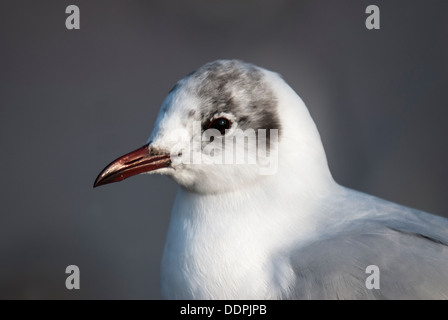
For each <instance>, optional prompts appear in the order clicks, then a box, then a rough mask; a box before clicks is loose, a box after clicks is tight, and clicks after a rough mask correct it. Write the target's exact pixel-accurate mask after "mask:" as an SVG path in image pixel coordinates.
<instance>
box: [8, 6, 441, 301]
mask: <svg viewBox="0 0 448 320" xmlns="http://www.w3.org/2000/svg"><path fill="white" fill-rule="evenodd" d="M70 4H76V5H78V6H79V8H80V11H81V29H80V30H73V31H69V30H67V29H66V28H65V19H66V17H67V16H68V15H67V14H65V8H66V7H67V6H68V5H70ZM369 4H376V5H378V6H379V8H380V10H381V29H380V30H373V31H369V30H367V29H366V27H365V19H366V17H367V15H366V14H365V9H366V7H367V5H369ZM218 58H238V59H242V60H244V61H248V62H252V63H255V64H258V65H260V66H262V67H265V68H267V69H271V70H274V71H277V72H279V73H281V74H282V75H283V77H284V78H285V80H286V81H287V82H288V83H289V84H290V85H291V86H292V87H293V88H294V89H295V90H296V91H297V92H298V93H299V95H300V96H301V97H302V98H303V100H304V101H305V103H306V104H307V105H308V107H309V109H310V112H311V114H312V116H313V117H314V119H315V121H316V123H317V125H318V127H319V129H320V132H321V135H322V140H323V143H324V146H325V148H326V151H327V156H328V160H329V165H330V169H331V171H332V173H333V175H334V177H335V179H336V181H338V182H339V183H341V184H343V185H345V186H348V187H351V188H354V189H358V190H361V191H364V192H367V193H371V194H374V195H376V196H379V197H382V198H385V199H388V200H391V201H394V202H397V203H400V204H404V205H407V206H411V207H416V208H418V209H422V210H425V211H429V212H432V213H435V214H438V215H442V216H448V169H447V166H446V164H447V163H448V150H447V137H448V108H447V106H448V103H447V102H448V101H447V100H448V95H447V92H448V90H447V89H448V87H447V84H448V81H447V80H448V79H447V76H448V2H447V1H428V0H426V1H423V0H419V1H409V0H406V1H404V0H402V1H399V0H394V1H380V0H376V1H360V0H356V1H355V0H351V1H339V0H338V1H336V0H332V1H329V0H327V1H316V0H312V1H292V0H275V1H267V0H252V1H236V0H227V1H206V0H202V1H199V0H197V1H173V0H169V1H167V0H164V1H143V0H140V1H135V0H134V1H111V0H107V1H98V0H95V1H91V0H90V1H76V0H74V1H43V0H40V1H31V0H30V1H23V0H16V1H1V2H0V150H1V157H0V166H1V170H2V172H1V180H0V181H1V182H0V188H1V189H0V201H1V214H0V298H8V299H16V298H19V299H50V298H51V299H80V298H85V299H109V298H111V299H119V298H124V299H128V298H135V299H158V298H160V293H159V271H160V260H161V255H162V250H163V245H164V241H165V234H166V231H167V226H168V222H169V215H170V210H171V204H172V202H173V199H174V196H175V193H176V189H177V187H176V184H175V183H174V182H172V181H171V180H169V179H168V178H166V177H160V176H144V175H142V176H138V177H134V178H132V179H129V180H126V181H124V182H122V183H119V184H112V185H107V186H105V187H101V188H98V189H93V188H92V184H93V181H94V179H95V178H96V176H97V174H98V173H99V172H100V171H101V169H103V168H104V166H105V165H107V164H108V163H109V162H110V161H112V160H113V159H115V158H116V157H118V156H120V155H122V154H124V153H126V152H128V151H131V150H133V149H134V148H136V147H140V146H141V145H143V144H144V143H145V142H146V139H147V138H148V136H149V134H150V132H151V130H152V126H153V124H154V121H155V118H156V115H157V112H158V109H159V106H160V105H161V103H162V101H163V99H164V97H165V96H166V94H167V92H168V90H169V89H170V88H171V87H172V86H173V84H174V83H175V82H176V81H177V80H178V79H180V78H181V77H183V76H184V75H186V74H187V73H189V72H190V71H192V70H194V69H196V68H197V67H199V66H201V65H202V64H204V63H206V62H209V61H212V60H215V59H218ZM71 264H75V265H77V266H79V267H80V270H81V290H72V291H69V290H67V289H66V288H65V279H66V277H67V275H66V274H65V268H66V267H67V266H68V265H71Z"/></svg>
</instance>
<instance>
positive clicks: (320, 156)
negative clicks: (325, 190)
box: [94, 60, 329, 194]
mask: <svg viewBox="0 0 448 320" xmlns="http://www.w3.org/2000/svg"><path fill="white" fill-rule="evenodd" d="M292 171H296V172H295V174H296V175H295V176H296V177H297V174H299V176H298V178H299V179H300V178H303V179H302V180H301V181H302V182H303V183H311V184H312V183H316V181H313V179H310V178H309V176H310V175H312V174H313V173H315V175H314V176H315V179H317V180H319V179H318V176H325V177H328V176H329V172H328V167H327V164H326V158H325V153H324V151H323V147H322V143H321V141H320V136H319V134H318V132H317V129H316V127H315V125H314V122H313V120H312V119H311V117H310V115H309V112H308V110H307V108H306V107H305V105H304V103H303V101H302V100H301V99H300V98H299V97H298V95H297V94H296V93H295V92H294V91H293V90H292V89H291V88H290V87H289V86H288V85H287V84H286V82H284V81H283V79H282V78H281V77H280V76H279V75H278V74H277V73H274V72H271V71H268V70H266V69H263V68H260V67H257V66H255V65H253V64H249V63H245V62H241V61H239V60H217V61H214V62H211V63H208V64H206V65H204V66H202V67H200V68H199V69H197V70H195V71H194V72H192V73H190V74H189V75H187V76H186V77H184V78H183V79H181V80H180V81H179V82H177V83H176V84H175V85H174V87H173V88H172V89H171V90H170V92H169V94H168V96H167V97H166V99H165V101H164V102H163V104H162V106H161V108H160V112H159V115H158V117H157V120H156V123H155V126H154V129H153V131H152V133H151V135H150V137H149V139H148V142H147V144H146V145H144V146H143V147H141V148H139V149H137V150H135V151H132V152H130V153H128V154H126V155H124V156H122V157H120V158H118V159H116V160H115V161H113V162H112V163H111V164H109V165H108V166H107V167H106V168H105V169H104V170H103V171H102V172H101V173H100V174H99V176H98V177H97V179H96V181H95V184H94V187H96V186H99V185H103V184H107V183H112V182H118V181H121V180H123V179H126V178H128V177H130V176H133V175H136V174H140V173H159V174H164V175H168V176H169V177H171V178H173V179H174V180H175V181H176V182H177V183H178V184H179V185H180V186H181V187H183V188H185V189H186V190H188V191H191V192H195V193H202V194H210V193H212V194H213V193H221V192H229V191H235V190H238V189H241V188H246V187H250V186H253V185H256V184H259V183H261V182H263V181H269V179H270V178H272V177H273V176H276V175H283V176H284V177H285V179H288V178H287V177H288V176H289V175H290V174H292ZM316 174H317V176H316ZM301 176H302V177H301ZM306 176H308V178H307V177H306Z"/></svg>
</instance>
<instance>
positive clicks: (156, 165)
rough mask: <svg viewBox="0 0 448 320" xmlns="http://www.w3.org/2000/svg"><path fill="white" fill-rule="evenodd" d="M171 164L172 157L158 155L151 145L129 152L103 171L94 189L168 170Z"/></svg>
mask: <svg viewBox="0 0 448 320" xmlns="http://www.w3.org/2000/svg"><path fill="white" fill-rule="evenodd" d="M170 164H171V160H170V156H169V155H166V154H157V153H156V152H154V151H153V150H152V149H151V147H150V146H149V144H145V145H144V146H143V147H141V148H139V149H137V150H134V151H132V152H129V153H128V154H125V155H124V156H122V157H120V158H118V159H116V160H114V161H113V162H112V163H110V164H109V165H108V166H107V167H106V168H104V169H103V171H101V173H100V174H99V175H98V177H97V178H96V180H95V183H94V184H93V187H94V188H96V187H98V186H102V185H103V184H108V183H113V182H118V181H121V180H124V179H126V178H129V177H132V176H135V175H137V174H140V173H143V172H149V171H153V170H156V169H160V168H166V167H168V166H169V165H170Z"/></svg>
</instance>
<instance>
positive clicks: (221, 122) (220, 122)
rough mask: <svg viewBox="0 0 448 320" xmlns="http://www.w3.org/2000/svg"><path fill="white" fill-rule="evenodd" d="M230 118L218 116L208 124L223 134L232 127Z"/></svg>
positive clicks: (210, 127)
mask: <svg viewBox="0 0 448 320" xmlns="http://www.w3.org/2000/svg"><path fill="white" fill-rule="evenodd" d="M230 125H231V123H230V120H229V119H226V118H217V119H214V120H213V121H212V122H211V123H210V125H209V126H208V128H209V129H216V130H218V131H219V132H221V134H222V135H223V134H224V133H225V132H226V129H230Z"/></svg>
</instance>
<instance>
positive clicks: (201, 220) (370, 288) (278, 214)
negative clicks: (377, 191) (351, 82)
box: [94, 60, 448, 299]
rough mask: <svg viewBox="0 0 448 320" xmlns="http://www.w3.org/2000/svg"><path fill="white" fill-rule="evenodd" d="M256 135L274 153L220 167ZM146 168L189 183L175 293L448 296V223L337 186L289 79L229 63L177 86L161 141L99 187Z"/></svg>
mask: <svg viewBox="0 0 448 320" xmlns="http://www.w3.org/2000/svg"><path fill="white" fill-rule="evenodd" d="M207 130H211V131H213V133H214V134H213V135H212V138H210V139H207V137H206V138H205V139H204V133H205V132H206V131H207ZM195 132H196V133H195ZM247 132H252V133H254V134H255V139H258V140H256V141H257V142H260V141H261V142H263V139H259V138H263V137H264V138H265V139H264V141H265V142H266V143H265V144H266V145H267V147H265V149H266V150H265V151H266V152H265V154H264V155H263V154H262V155H260V154H258V153H257V152H258V150H255V149H253V148H252V149H251V148H249V147H248V146H247V145H248V144H249V139H247V145H244V146H243V148H240V149H239V150H240V151H238V152H235V154H234V156H235V155H239V154H240V153H241V152H242V151H244V152H246V156H245V158H244V159H245V160H247V161H240V162H239V163H237V162H236V161H235V157H233V158H232V159H230V157H229V159H230V160H232V161H233V162H232V161H230V163H229V161H227V162H225V163H219V161H215V162H213V161H211V157H212V156H211V155H212V154H213V156H215V155H216V158H219V155H221V158H222V155H223V153H225V152H227V151H229V150H230V149H229V148H230V147H232V148H234V147H235V146H234V145H232V144H231V143H228V144H227V141H232V139H237V138H238V137H241V135H242V134H245V133H247ZM267 132H268V133H267ZM198 135H199V140H198ZM247 136H249V135H247ZM224 140H225V141H226V142H225V143H223V141H224ZM195 141H196V146H194V145H195V143H194V142H195ZM258 144H259V145H260V146H261V145H262V143H258ZM258 144H257V147H258ZM192 145H193V147H191V146H192ZM206 149H207V150H206ZM210 149H213V150H214V152H210ZM232 150H233V149H232ZM241 150H242V151H241ZM206 151H207V152H206ZM229 152H230V151H229ZM229 154H230V153H229ZM192 155H196V156H198V158H200V159H201V161H191V156H192ZM201 156H202V158H201ZM188 159H190V161H188ZM206 160H207V161H206ZM212 160H213V159H212ZM249 160H252V162H251V163H249V162H250V161H249ZM267 162H269V163H268V164H267ZM269 164H273V165H272V166H271V167H272V168H271V170H265V171H264V172H263V171H262V169H266V168H267V166H268V165H269ZM141 173H151V174H152V173H158V174H162V175H167V176H169V177H171V178H172V179H174V180H175V181H176V182H177V183H178V184H179V190H178V193H177V196H176V199H175V202H174V205H173V208H172V212H171V220H170V224H169V228H168V232H167V238H166V243H165V249H164V253H163V258H162V268H161V293H162V296H163V298H165V299H447V298H448V220H447V219H445V218H442V217H440V216H436V215H433V214H429V213H426V212H423V211H419V210H416V209H412V208H408V207H404V206H401V205H398V204H395V203H392V202H389V201H386V200H383V199H380V198H377V197H375V196H372V195H368V194H365V193H362V192H358V191H355V190H352V189H349V188H346V187H343V186H341V185H339V184H338V183H336V182H335V181H334V179H333V178H332V175H331V173H330V170H329V167H328V163H327V158H326V155H325V151H324V148H323V145H322V141H321V137H320V135H319V132H318V130H317V127H316V125H315V123H314V121H313V119H312V118H311V116H310V114H309V111H308V109H307V107H306V106H305V104H304V102H303V101H302V99H301V98H300V97H299V96H298V95H297V94H296V92H295V91H294V90H293V89H292V88H291V87H290V86H289V85H288V84H287V83H286V82H285V81H284V80H283V79H282V77H281V76H280V75H279V74H277V73H275V72H272V71H269V70H267V69H264V68H261V67H258V66H256V65H253V64H250V63H246V62H242V61H240V60H217V61H214V62H210V63H207V64H205V65H204V66H202V67H200V68H198V69H197V70H195V71H194V72H192V73H190V74H189V75H187V76H186V77H185V78H183V79H181V80H180V81H179V82H177V84H176V85H175V86H174V87H173V88H172V89H171V91H170V92H169V94H168V96H167V98H166V99H165V101H164V102H163V104H162V106H161V109H160V112H159V115H158V117H157V120H156V123H155V127H154V130H153V131H152V133H151V135H150V137H149V139H148V141H147V144H145V145H144V146H143V147H141V148H139V149H137V150H135V151H132V152H130V153H128V154H126V155H124V156H122V157H119V158H118V159H116V160H115V161H113V162H112V163H111V164H109V165H108V166H107V167H106V168H105V169H104V170H103V171H102V172H101V173H100V174H99V176H98V177H97V179H96V181H95V183H94V187H98V186H101V185H104V184H108V183H113V182H118V181H121V180H124V179H126V178H128V177H131V176H134V175H136V174H141Z"/></svg>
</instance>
